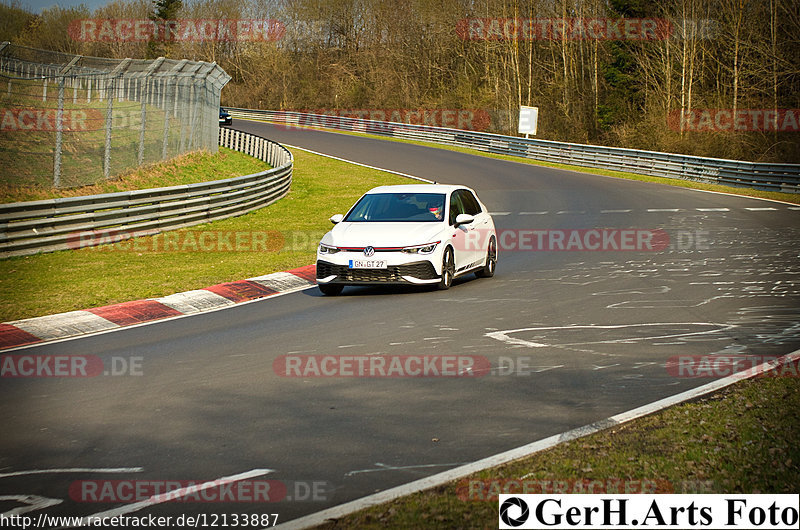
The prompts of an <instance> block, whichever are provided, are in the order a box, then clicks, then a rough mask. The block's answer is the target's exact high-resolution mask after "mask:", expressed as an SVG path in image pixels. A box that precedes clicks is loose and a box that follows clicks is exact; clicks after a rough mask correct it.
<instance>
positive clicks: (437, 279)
mask: <svg viewBox="0 0 800 530" xmlns="http://www.w3.org/2000/svg"><path fill="white" fill-rule="evenodd" d="M331 222H332V223H334V224H335V225H336V226H335V227H333V229H332V230H331V231H330V232H328V233H327V234H325V235H324V236H323V238H322V240H321V241H320V244H319V247H318V249H317V284H318V285H319V289H320V291H322V292H323V293H324V294H327V295H337V294H339V293H341V292H342V289H343V288H344V286H345V285H376V284H378V285H387V284H435V285H436V286H437V287H438V288H439V289H448V288H449V287H450V285H451V283H452V282H453V278H456V277H458V276H461V275H463V274H467V273H470V272H474V273H475V274H476V275H477V276H478V277H482V278H487V277H491V276H494V270H495V266H496V265H497V235H496V233H495V228H494V221H492V217H491V215H489V212H488V211H487V210H486V207H485V206H484V205H483V204H482V203H481V202H480V201H479V200H478V198H477V196H476V195H475V192H474V191H472V190H471V189H469V188H466V187H464V186H449V185H443V184H409V185H400V186H380V187H378V188H374V189H372V190H370V191H368V192H367V193H366V194H364V196H362V197H361V198H360V199H359V200H358V202H356V204H355V205H354V206H353V207H352V208H351V209H350V211H349V212H347V214H346V215H344V216H343V215H341V214H337V215H334V216H333V217H331Z"/></svg>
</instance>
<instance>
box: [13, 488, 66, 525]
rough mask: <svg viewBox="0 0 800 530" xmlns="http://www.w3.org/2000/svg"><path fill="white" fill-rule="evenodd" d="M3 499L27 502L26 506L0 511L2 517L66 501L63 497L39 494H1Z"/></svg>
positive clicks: (42, 508)
mask: <svg viewBox="0 0 800 530" xmlns="http://www.w3.org/2000/svg"><path fill="white" fill-rule="evenodd" d="M2 501H17V502H19V503H22V504H25V505H26V506H17V507H16V508H13V509H11V510H8V511H7V512H3V513H0V517H11V516H14V515H21V514H23V513H28V512H32V511H34V510H44V509H45V508H48V507H50V506H55V505H56V504H61V503H62V502H64V501H62V500H61V499H50V498H48V497H40V496H38V495H0V502H2ZM3 526H5V525H3Z"/></svg>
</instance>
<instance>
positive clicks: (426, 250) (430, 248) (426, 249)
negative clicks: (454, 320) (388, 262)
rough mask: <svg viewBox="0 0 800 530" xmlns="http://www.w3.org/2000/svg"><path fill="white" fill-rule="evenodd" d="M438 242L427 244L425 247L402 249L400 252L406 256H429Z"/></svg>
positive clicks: (417, 246)
mask: <svg viewBox="0 0 800 530" xmlns="http://www.w3.org/2000/svg"><path fill="white" fill-rule="evenodd" d="M439 243H440V242H439V241H437V242H435V243H428V244H426V245H416V246H413V247H406V248H404V249H402V250H401V251H400V252H405V253H406V254H431V253H432V252H433V251H434V250H436V245H438V244H439Z"/></svg>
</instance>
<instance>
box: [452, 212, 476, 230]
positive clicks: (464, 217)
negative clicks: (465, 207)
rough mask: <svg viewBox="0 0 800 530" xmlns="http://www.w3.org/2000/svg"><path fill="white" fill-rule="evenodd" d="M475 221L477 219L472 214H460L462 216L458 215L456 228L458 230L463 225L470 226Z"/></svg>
mask: <svg viewBox="0 0 800 530" xmlns="http://www.w3.org/2000/svg"><path fill="white" fill-rule="evenodd" d="M474 220H475V218H474V217H473V216H471V215H470V214H468V213H460V214H458V215H457V216H456V228H458V227H459V226H461V225H468V224H470V223H471V222H472V221H474Z"/></svg>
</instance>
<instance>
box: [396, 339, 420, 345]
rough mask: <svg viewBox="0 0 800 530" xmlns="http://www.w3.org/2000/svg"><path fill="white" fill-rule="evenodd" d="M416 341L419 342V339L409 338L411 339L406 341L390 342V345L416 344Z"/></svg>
mask: <svg viewBox="0 0 800 530" xmlns="http://www.w3.org/2000/svg"><path fill="white" fill-rule="evenodd" d="M415 342H417V341H415V340H409V341H406V342H390V343H389V346H403V345H405V344H414V343H415Z"/></svg>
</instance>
